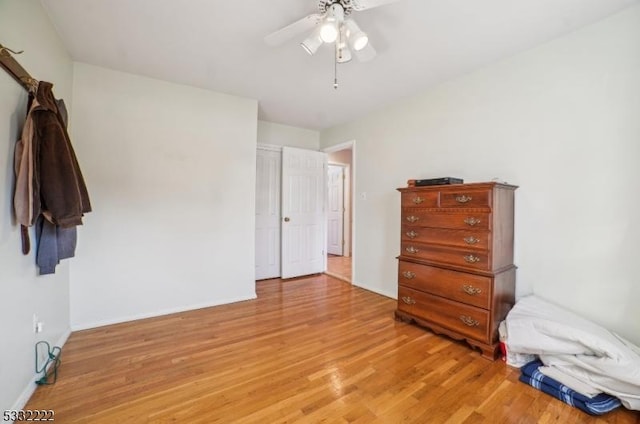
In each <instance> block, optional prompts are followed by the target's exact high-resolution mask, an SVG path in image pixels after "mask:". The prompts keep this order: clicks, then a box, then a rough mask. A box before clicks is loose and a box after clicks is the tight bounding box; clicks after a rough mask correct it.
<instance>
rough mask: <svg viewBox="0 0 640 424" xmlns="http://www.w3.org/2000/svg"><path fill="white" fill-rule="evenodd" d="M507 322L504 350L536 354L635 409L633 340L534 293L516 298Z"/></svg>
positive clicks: (638, 356) (639, 402)
mask: <svg viewBox="0 0 640 424" xmlns="http://www.w3.org/2000/svg"><path fill="white" fill-rule="evenodd" d="M506 322H507V350H510V351H512V352H514V353H528V354H535V355H539V356H540V360H541V361H542V362H543V363H544V364H545V365H546V366H549V367H557V368H558V369H559V370H560V371H562V372H563V373H565V374H568V375H570V376H572V377H574V378H576V379H578V380H580V381H582V382H584V383H585V384H587V385H589V386H591V387H593V388H595V389H598V390H601V391H603V392H605V393H609V394H610V395H613V396H616V397H617V398H619V399H620V401H621V402H622V404H623V405H624V406H625V407H626V408H628V409H634V410H640V348H638V347H637V346H635V345H634V344H632V343H630V342H629V341H627V340H624V339H623V338H622V337H620V336H618V335H616V334H614V333H612V332H611V331H608V330H606V329H604V328H602V327H600V326H599V325H597V324H595V323H593V322H591V321H588V320H586V319H584V318H581V317H579V316H578V315H576V314H574V313H571V312H569V311H566V310H564V309H562V308H560V307H558V306H556V305H553V304H551V303H549V302H547V301H545V300H543V299H540V298H538V297H536V296H527V297H525V298H522V299H520V300H519V301H518V302H517V303H516V305H515V306H514V307H513V309H512V310H511V311H510V312H509V314H508V315H507V318H506Z"/></svg>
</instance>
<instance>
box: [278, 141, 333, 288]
mask: <svg viewBox="0 0 640 424" xmlns="http://www.w3.org/2000/svg"><path fill="white" fill-rule="evenodd" d="M326 176H327V155H326V153H322V152H316V151H311V150H303V149H295V148H292V147H283V148H282V216H283V220H282V278H292V277H298V276H301V275H309V274H315V273H319V272H323V271H324V268H325V259H326V257H325V245H326V230H325V228H326V227H325V223H326V214H325V210H324V205H325V199H326V197H325V196H326Z"/></svg>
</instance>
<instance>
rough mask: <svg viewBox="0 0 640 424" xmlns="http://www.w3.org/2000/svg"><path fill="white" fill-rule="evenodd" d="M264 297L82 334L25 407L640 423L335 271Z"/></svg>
mask: <svg viewBox="0 0 640 424" xmlns="http://www.w3.org/2000/svg"><path fill="white" fill-rule="evenodd" d="M256 286H257V293H258V299H257V300H251V301H246V302H239V303H235V304H230V305H223V306H219V307H214V308H207V309H200V310H197V311H191V312H185V313H180V314H174V315H168V316H163V317H158V318H152V319H146V320H141V321H136V322H131V323H125V324H118V325H112V326H108V327H102V328H98V329H93V330H86V331H80V332H76V333H73V334H72V335H71V337H70V338H69V341H68V342H67V344H66V345H65V346H64V351H63V354H62V365H61V367H60V370H59V377H58V382H57V383H56V384H55V385H53V386H47V387H39V388H38V389H37V391H36V393H35V394H34V396H33V397H32V399H31V401H30V402H29V403H28V405H27V406H26V408H27V409H52V410H54V411H55V422H57V423H92V424H100V423H108V424H116V423H118V424H119V423H136V424H137V423H169V422H172V423H187V424H191V423H260V424H271V423H285V422H287V423H292V422H299V423H320V422H327V423H348V422H352V423H391V424H395V423H401V422H406V423H491V424H494V423H537V422H540V423H561V424H565V423H587V424H589V423H629V424H630V423H636V424H638V423H640V418H639V415H638V413H634V412H630V411H627V410H624V409H620V410H618V411H616V412H613V413H610V414H608V415H606V416H604V417H600V418H595V417H591V416H589V415H586V414H584V413H582V412H580V411H578V410H577V409H574V408H572V407H570V406H568V405H565V404H564V403H562V402H560V401H558V400H556V399H553V398H551V397H550V396H547V395H545V394H543V393H541V392H539V391H538V390H535V389H533V388H532V387H529V386H527V385H525V384H523V383H520V382H518V372H517V371H516V370H514V369H512V368H510V367H508V366H506V365H505V364H504V363H502V362H500V361H496V362H490V361H488V360H486V359H483V358H481V357H480V354H479V353H477V352H475V351H473V350H471V349H470V348H469V347H468V346H467V345H465V344H462V343H458V342H452V341H451V340H450V339H447V338H445V337H441V336H437V335H434V334H433V333H431V332H429V331H425V330H423V329H420V328H418V327H415V326H413V325H408V324H404V323H402V322H398V321H395V320H394V318H393V311H394V309H395V301H394V300H392V299H388V298H385V297H382V296H379V295H377V294H374V293H371V292H368V291H366V290H362V289H359V288H357V287H352V286H351V285H350V284H348V283H345V282H343V281H340V280H337V279H334V278H332V277H329V276H326V275H320V276H314V277H310V278H302V279H296V280H288V281H282V280H279V279H274V280H264V281H260V282H258V283H257V285H256Z"/></svg>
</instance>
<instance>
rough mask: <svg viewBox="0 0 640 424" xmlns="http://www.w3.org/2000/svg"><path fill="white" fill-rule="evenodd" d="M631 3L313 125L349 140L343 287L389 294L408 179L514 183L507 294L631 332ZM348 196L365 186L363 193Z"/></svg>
mask: <svg viewBox="0 0 640 424" xmlns="http://www.w3.org/2000/svg"><path fill="white" fill-rule="evenodd" d="M639 75H640V6H635V7H633V8H631V9H629V10H627V11H626V12H622V13H620V14H618V15H614V16H612V17H610V18H608V19H606V20H605V21H602V22H600V23H597V24H595V25H592V26H590V27H587V28H584V29H582V30H579V31H577V32H575V33H573V34H571V35H569V36H567V37H564V38H562V39H558V40H555V41H553V42H551V43H548V44H546V45H542V46H540V47H538V48H535V49H533V50H531V51H528V52H526V53H523V54H520V55H518V56H515V57H513V58H510V59H509V60H505V61H503V62H501V63H497V64H494V65H492V66H489V67H486V68H484V69H482V70H480V71H478V72H475V73H473V74H470V75H467V76H465V77H461V78H459V79H457V80H454V81H451V82H449V83H446V84H443V85H441V86H439V87H436V88H435V89H433V90H431V91H429V92H427V93H423V94H421V95H419V96H416V97H413V98H410V99H406V100H404V101H402V102H399V103H397V104H395V105H392V106H390V107H387V108H385V109H383V110H380V111H379V112H377V113H374V114H371V115H369V116H367V117H365V118H363V119H360V120H358V121H356V122H351V123H348V124H345V125H342V126H339V127H336V128H332V129H329V130H326V131H323V132H322V133H321V145H322V147H325V146H331V145H334V144H338V143H342V142H345V141H347V140H352V139H355V140H357V143H358V149H357V152H356V156H357V157H356V161H357V163H358V172H357V175H356V179H357V180H356V184H355V187H356V190H357V191H358V193H357V194H356V199H358V200H357V205H356V206H357V208H356V217H355V222H356V224H357V225H356V234H355V241H356V242H355V246H356V252H355V258H356V270H355V271H356V272H355V273H354V275H356V277H357V281H355V283H356V284H358V285H361V286H364V287H367V288H369V289H371V290H375V291H378V292H381V293H386V294H388V295H390V296H395V295H396V290H397V285H396V269H397V264H396V260H395V259H394V258H395V256H396V255H397V254H398V252H399V247H400V240H399V238H400V236H399V234H400V232H399V226H400V208H399V203H400V196H399V194H398V193H397V192H396V191H395V188H396V187H404V186H406V182H407V180H408V179H410V178H426V177H441V176H454V177H462V178H464V179H465V181H467V182H471V181H487V180H491V179H492V178H493V177H499V178H500V179H503V180H506V181H508V182H510V183H513V184H517V185H519V186H520V188H519V189H518V190H517V192H516V260H515V262H516V264H517V265H518V266H519V269H518V274H517V293H518V295H523V294H525V293H529V292H534V293H536V294H538V295H539V296H541V297H544V298H547V299H550V300H553V301H555V302H557V303H560V304H562V305H564V306H566V307H567V308H569V309H571V310H573V311H576V312H578V313H580V314H582V315H584V316H586V317H589V318H591V319H593V320H595V321H597V322H599V323H601V324H603V325H605V326H607V327H608V328H611V329H612V330H615V331H619V332H620V333H621V334H622V335H624V336H626V337H628V338H629V339H631V340H633V341H635V342H636V343H640V308H638V304H639V303H640V284H638V281H639V280H638V271H637V266H636V263H635V262H636V261H637V258H638V256H639V254H640V244H638V240H640V219H639V215H638V210H640V195H639V194H638V193H639V191H638V185H639V183H640V171H639V169H640V167H639V166H638V160H639V158H640V118H639V117H640V78H639ZM362 193H366V200H363V198H362Z"/></svg>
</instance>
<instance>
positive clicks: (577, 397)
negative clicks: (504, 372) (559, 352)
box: [520, 359, 621, 415]
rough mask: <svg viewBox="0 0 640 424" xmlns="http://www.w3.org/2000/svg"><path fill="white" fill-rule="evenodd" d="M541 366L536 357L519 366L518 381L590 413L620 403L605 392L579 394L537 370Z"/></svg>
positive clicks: (605, 411)
mask: <svg viewBox="0 0 640 424" xmlns="http://www.w3.org/2000/svg"><path fill="white" fill-rule="evenodd" d="M541 366H543V364H542V362H540V360H538V359H536V360H535V361H532V362H529V363H528V364H526V365H524V366H523V367H522V368H520V370H521V371H522V374H521V375H520V381H522V382H523V383H527V384H528V385H530V386H533V387H535V388H536V389H538V390H541V391H543V392H544V393H546V394H548V395H551V396H553V397H555V398H557V399H560V400H561V401H563V402H564V403H566V404H569V405H571V406H574V407H576V408H578V409H580V410H582V411H584V412H586V413H587V414H590V415H602V414H606V413H607V412H610V411H613V410H614V409H616V408H618V407H619V406H620V405H621V403H620V400H619V399H618V398H616V397H613V396H611V395H608V394H605V393H601V394H599V395H597V396H594V397H593V398H590V397H587V396H585V395H583V394H580V393H578V392H576V391H575V390H572V389H570V388H568V387H567V386H565V385H564V384H561V383H558V382H557V381H556V380H554V379H553V378H551V377H548V376H546V375H544V374H542V373H541V372H540V371H538V367H541Z"/></svg>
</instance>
